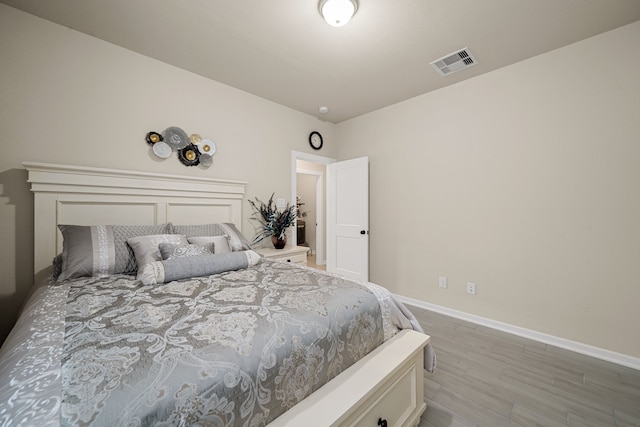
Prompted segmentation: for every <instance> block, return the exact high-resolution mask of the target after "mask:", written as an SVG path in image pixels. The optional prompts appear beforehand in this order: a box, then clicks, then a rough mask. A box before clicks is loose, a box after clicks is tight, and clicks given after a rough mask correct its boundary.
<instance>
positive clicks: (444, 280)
mask: <svg viewBox="0 0 640 427" xmlns="http://www.w3.org/2000/svg"><path fill="white" fill-rule="evenodd" d="M438 286H440V287H441V288H446V287H447V278H446V277H444V276H440V277H438Z"/></svg>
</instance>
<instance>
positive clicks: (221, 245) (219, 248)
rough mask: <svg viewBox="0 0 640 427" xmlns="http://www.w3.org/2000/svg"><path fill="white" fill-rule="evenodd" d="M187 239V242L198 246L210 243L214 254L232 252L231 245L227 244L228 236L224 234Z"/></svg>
mask: <svg viewBox="0 0 640 427" xmlns="http://www.w3.org/2000/svg"><path fill="white" fill-rule="evenodd" d="M187 240H188V241H189V243H192V244H194V245H200V246H205V245H211V244H212V245H213V253H214V254H226V253H229V252H232V251H231V246H229V236H227V235H226V234H225V235H224V236H199V237H189V238H188V239H187Z"/></svg>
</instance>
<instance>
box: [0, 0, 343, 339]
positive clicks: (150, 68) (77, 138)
mask: <svg viewBox="0 0 640 427" xmlns="http://www.w3.org/2000/svg"><path fill="white" fill-rule="evenodd" d="M0 58H1V60H0V61H1V66H0V150H1V151H0V152H1V155H0V272H1V273H0V342H1V341H2V340H3V339H4V337H5V336H6V334H7V333H8V331H9V329H10V328H11V327H12V325H13V322H14V319H15V316H16V313H17V311H18V309H19V307H20V305H21V304H22V301H23V299H24V296H25V294H26V292H27V291H28V289H29V288H30V287H31V283H32V270H33V259H32V253H33V227H32V221H33V219H32V218H33V202H32V195H31V193H30V192H29V187H28V184H27V182H26V179H27V174H26V172H25V171H24V170H23V168H22V162H24V161H40V162H51V163H62V164H82V165H87V166H96V167H108V168H118V169H136V170H144V171H151V172H166V173H170V174H182V175H193V176H204V177H215V178H227V179H237V180H246V181H248V182H249V184H248V186H247V197H250V198H253V197H255V196H258V197H260V198H263V199H265V198H268V197H269V196H270V195H271V193H272V192H274V191H275V192H276V195H277V197H283V198H285V199H287V200H289V199H290V195H291V190H290V184H291V183H290V176H291V171H290V169H291V166H290V159H291V151H292V150H296V151H302V152H311V151H313V150H311V148H309V144H308V140H307V138H308V135H309V132H310V131H311V130H319V131H320V132H321V133H322V134H323V136H324V140H325V145H324V148H323V154H326V155H329V156H331V155H332V153H333V148H332V145H333V144H332V140H333V138H332V133H333V126H332V125H330V124H328V123H325V122H322V121H319V120H317V119H315V118H314V117H311V116H308V115H305V114H302V113H299V112H296V111H293V110H291V109H289V108H286V107H283V106H281V105H278V104H274V103H272V102H270V101H266V100H264V99H261V98H258V97H256V96H253V95H250V94H247V93H245V92H242V91H239V90H237V89H234V88H232V87H229V86H226V85H223V84H221V83H217V82H214V81H211V80H208V79H205V78H203V77H200V76H197V75H195V74H192V73H189V72H186V71H184V70H180V69H177V68H175V67H172V66H169V65H167V64H164V63H161V62H158V61H155V60H153V59H150V58H148V57H145V56H142V55H139V54H136V53H134V52H131V51H128V50H125V49H122V48H120V47H118V46H115V45H112V44H109V43H106V42H103V41H101V40H98V39H95V38H93V37H90V36H87V35H84V34H81V33H78V32H76V31H73V30H70V29H68V28H65V27H62V26H59V25H57V24H53V23H51V22H48V21H44V20H42V19H40V18H37V17H34V16H32V15H29V14H26V13H23V12H20V11H18V10H16V9H13V8H10V7H8V6H6V5H4V4H0ZM169 126H179V127H182V128H183V129H184V130H185V131H187V132H188V133H199V134H200V135H202V136H203V137H208V138H211V139H213V140H214V142H215V143H216V145H217V149H218V151H217V153H216V155H215V156H214V162H213V166H212V167H211V168H209V169H206V170H203V169H199V168H197V167H192V168H187V167H185V166H183V165H182V164H181V163H180V162H179V161H178V160H177V157H176V155H175V153H174V154H172V156H171V158H169V159H167V160H164V161H158V160H157V159H155V158H154V156H153V155H151V154H150V153H149V148H148V146H147V144H146V143H145V141H144V137H145V134H146V133H147V132H148V131H151V130H157V131H162V130H164V129H165V128H167V127H169ZM244 209H245V215H244V216H245V218H246V217H248V216H249V214H250V209H249V206H248V204H246V205H245V206H244ZM243 229H244V232H245V234H247V235H248V237H249V238H250V237H252V236H253V227H252V225H251V224H250V223H249V221H248V220H245V221H244V224H243Z"/></svg>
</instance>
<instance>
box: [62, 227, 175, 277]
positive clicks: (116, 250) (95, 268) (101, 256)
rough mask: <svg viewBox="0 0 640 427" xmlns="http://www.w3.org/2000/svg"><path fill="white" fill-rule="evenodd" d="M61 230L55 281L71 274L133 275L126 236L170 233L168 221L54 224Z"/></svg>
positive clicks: (132, 264)
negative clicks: (60, 255)
mask: <svg viewBox="0 0 640 427" xmlns="http://www.w3.org/2000/svg"><path fill="white" fill-rule="evenodd" d="M58 228H59V229H60V231H61V232H62V238H63V242H62V247H63V249H62V267H61V272H60V275H59V276H58V280H59V281H62V280H66V279H72V278H75V277H85V276H93V277H106V276H109V275H111V274H120V273H124V274H133V273H135V272H136V270H137V265H136V260H135V256H134V254H133V250H132V249H131V248H130V247H129V245H127V239H129V238H131V237H136V236H144V235H149V234H162V233H170V232H171V228H170V225H169V224H159V225H66V224H61V225H58Z"/></svg>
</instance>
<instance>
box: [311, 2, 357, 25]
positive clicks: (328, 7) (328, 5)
mask: <svg viewBox="0 0 640 427" xmlns="http://www.w3.org/2000/svg"><path fill="white" fill-rule="evenodd" d="M318 9H319V10H320V15H322V17H323V18H324V20H325V21H327V24H329V25H331V26H332V27H342V26H343V25H346V24H347V22H349V20H350V19H351V17H352V16H353V15H354V14H355V13H356V10H358V2H357V1H356V0H320V4H319V5H318Z"/></svg>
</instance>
